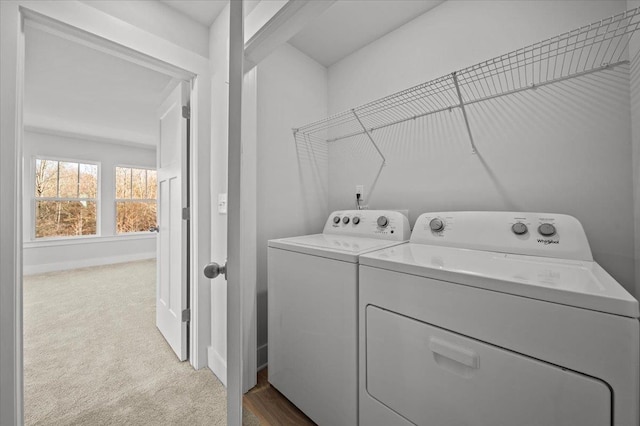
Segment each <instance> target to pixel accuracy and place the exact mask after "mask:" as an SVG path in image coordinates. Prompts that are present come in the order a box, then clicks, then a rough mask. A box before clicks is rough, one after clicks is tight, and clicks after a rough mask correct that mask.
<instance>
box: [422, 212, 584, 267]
mask: <svg viewBox="0 0 640 426" xmlns="http://www.w3.org/2000/svg"><path fill="white" fill-rule="evenodd" d="M411 242H412V243H416V244H432V245H442V246H449V247H457V248H467V249H471V250H486V251H495V252H501V253H512V254H524V255H531V256H544V257H555V258H562V259H573V260H589V261H590V260H593V256H592V255H591V248H590V247H589V242H588V241H587V236H586V234H585V232H584V229H583V228H582V225H581V224H580V222H579V221H578V220H577V219H576V218H574V217H572V216H568V215H564V214H550V213H519V212H439V213H424V214H422V215H420V217H419V218H418V220H417V221H416V224H415V226H414V229H413V233H412V234H411Z"/></svg>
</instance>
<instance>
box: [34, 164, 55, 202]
mask: <svg viewBox="0 0 640 426" xmlns="http://www.w3.org/2000/svg"><path fill="white" fill-rule="evenodd" d="M57 196H58V162H57V161H51V160H40V159H38V160H36V197H57Z"/></svg>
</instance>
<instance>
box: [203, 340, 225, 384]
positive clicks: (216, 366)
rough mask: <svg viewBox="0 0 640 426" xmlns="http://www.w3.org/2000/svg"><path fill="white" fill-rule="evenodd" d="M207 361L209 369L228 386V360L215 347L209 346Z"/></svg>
mask: <svg viewBox="0 0 640 426" xmlns="http://www.w3.org/2000/svg"><path fill="white" fill-rule="evenodd" d="M207 361H208V363H207V364H208V365H209V370H211V371H213V374H215V375H216V377H218V380H220V381H221V382H222V384H223V385H224V386H225V387H226V386H227V361H226V360H225V359H224V358H223V357H222V356H221V355H220V354H219V353H218V351H216V350H215V349H214V347H213V346H209V347H208V348H207Z"/></svg>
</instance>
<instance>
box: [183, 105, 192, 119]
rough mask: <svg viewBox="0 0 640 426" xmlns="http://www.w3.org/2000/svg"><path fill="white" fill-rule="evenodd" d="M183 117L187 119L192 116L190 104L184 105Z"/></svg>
mask: <svg viewBox="0 0 640 426" xmlns="http://www.w3.org/2000/svg"><path fill="white" fill-rule="evenodd" d="M182 118H186V119H187V120H189V119H190V118H191V108H189V105H185V106H183V107H182Z"/></svg>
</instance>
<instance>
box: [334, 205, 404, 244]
mask: <svg viewBox="0 0 640 426" xmlns="http://www.w3.org/2000/svg"><path fill="white" fill-rule="evenodd" d="M322 233H323V234H337V235H352V236H354V237H370V238H378V239H383V240H391V241H407V240H408V239H409V236H410V235H411V229H410V228H409V220H408V219H407V217H406V216H405V215H403V214H402V213H400V212H397V211H394V210H340V211H335V212H333V213H331V214H330V215H329V218H328V219H327V222H326V223H325V225H324V230H323V231H322Z"/></svg>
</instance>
